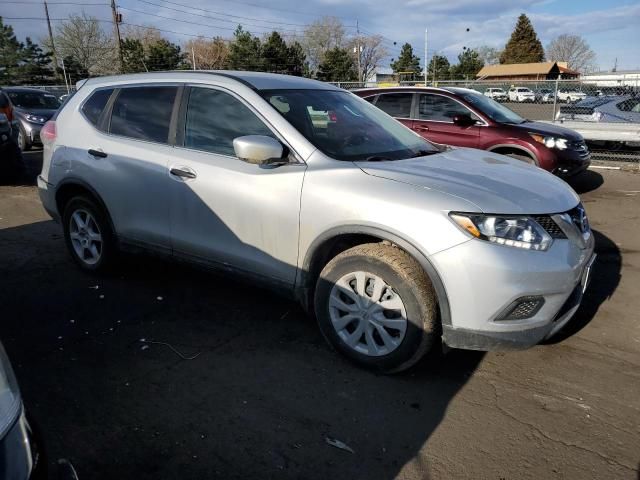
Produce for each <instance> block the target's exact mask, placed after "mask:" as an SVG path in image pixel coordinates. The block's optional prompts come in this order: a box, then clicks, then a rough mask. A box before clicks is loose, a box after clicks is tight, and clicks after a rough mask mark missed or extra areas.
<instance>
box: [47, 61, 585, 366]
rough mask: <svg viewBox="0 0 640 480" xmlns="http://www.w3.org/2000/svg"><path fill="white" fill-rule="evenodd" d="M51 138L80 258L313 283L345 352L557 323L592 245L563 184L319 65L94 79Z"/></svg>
mask: <svg viewBox="0 0 640 480" xmlns="http://www.w3.org/2000/svg"><path fill="white" fill-rule="evenodd" d="M321 117H324V121H321V120H322V119H321ZM42 137H43V141H44V144H45V147H44V164H43V168H42V174H41V176H40V177H39V179H38V186H39V190H40V197H41V199H42V203H43V205H44V207H45V208H46V210H47V211H48V212H49V213H50V214H51V215H52V216H53V217H54V218H55V219H58V220H60V221H61V222H62V227H63V229H64V234H65V239H66V243H67V246H68V249H69V251H70V253H71V256H72V257H73V259H74V260H75V262H76V263H77V264H78V265H79V266H80V267H81V268H83V269H85V270H90V271H95V270H102V269H104V268H107V267H108V266H109V264H110V263H111V262H112V260H113V257H114V255H115V254H116V251H117V250H118V249H127V248H130V247H143V248H145V249H148V250H153V251H155V252H160V253H163V254H165V255H167V256H173V257H179V258H182V259H187V260H189V261H192V262H195V263H198V264H201V265H207V266H211V267H214V268H222V269H224V270H225V271H230V272H235V273H238V274H240V275H244V276H246V277H248V278H251V279H255V280H256V281H260V282H261V283H263V284H267V285H271V286H274V287H276V288H277V289H279V290H280V291H283V292H286V293H289V294H290V295H292V296H293V297H295V298H297V299H298V300H299V301H300V302H301V303H302V305H303V306H305V307H306V308H307V309H308V310H309V311H314V312H315V315H316V317H317V319H318V322H319V325H320V329H321V331H322V333H323V334H324V336H325V337H326V339H327V340H328V342H329V343H330V344H331V345H332V346H333V347H334V348H335V349H337V350H338V351H340V352H342V353H343V354H345V355H346V356H348V357H349V358H350V359H352V360H353V361H355V362H356V363H358V364H360V365H363V366H366V367H370V368H373V369H377V370H380V371H383V372H394V371H399V370H403V369H405V368H408V367H409V366H411V365H413V364H414V363H416V362H417V361H418V360H419V359H420V357H422V356H423V354H424V353H425V352H427V351H428V350H429V349H430V348H432V347H434V346H435V345H437V344H438V343H439V342H440V339H441V338H442V339H443V341H444V342H445V343H446V344H447V345H449V346H451V347H458V348H470V349H479V350H488V349H496V348H510V349H512V348H525V347H530V346H532V345H534V344H536V343H538V342H540V341H541V340H543V339H545V338H548V337H550V336H551V335H553V334H554V333H556V332H557V331H558V330H559V329H560V328H562V326H563V325H564V324H566V322H567V321H568V320H569V319H570V318H571V317H572V315H573V314H574V313H575V311H576V310H577V308H578V306H579V304H580V301H581V298H582V294H583V291H584V289H585V286H586V284H587V281H588V277H589V271H590V267H591V265H592V263H593V259H594V256H593V245H594V239H593V236H592V234H591V230H590V229H589V223H588V221H587V217H586V214H585V211H584V209H583V207H582V205H581V204H580V201H579V198H578V196H577V195H576V194H575V192H574V191H573V190H572V189H571V188H570V187H568V186H567V184H566V183H564V182H563V181H562V180H559V179H557V178H555V177H554V176H553V175H551V174H550V173H548V172H545V171H544V170H541V169H539V168H536V167H532V166H530V165H528V164H526V163H524V162H520V161H518V160H514V159H511V158H508V157H504V156H501V155H497V154H492V153H489V152H485V151H479V150H473V149H466V148H458V149H441V148H438V147H436V146H434V145H433V144H431V143H429V142H428V141H426V140H425V139H423V138H422V137H420V136H418V135H416V134H415V133H413V132H412V131H411V130H409V129H408V128H406V127H405V126H403V125H402V124H400V123H399V122H397V121H395V120H394V119H393V118H392V117H390V116H388V115H387V114H385V113H384V112H382V111H381V110H379V109H378V108H376V107H374V106H373V105H371V104H369V103H368V102H366V101H365V100H362V99H360V98H358V97H356V96H355V95H353V94H351V93H349V92H346V91H344V90H341V89H338V88H335V87H333V86H331V85H328V84H326V83H321V82H317V81H313V80H308V79H302V78H297V77H288V76H281V75H274V74H266V73H251V72H229V71H225V72H169V73H151V74H139V75H128V76H119V77H107V78H98V79H92V80H89V81H88V82H87V83H86V84H84V85H83V86H82V87H81V88H80V89H79V90H78V92H77V93H76V94H75V95H74V96H73V97H72V98H70V99H69V100H68V101H67V103H66V105H65V106H64V107H63V108H62V109H61V110H60V112H59V113H58V115H57V118H56V119H55V120H54V121H51V122H49V123H47V124H46V125H45V127H44V129H43V134H42ZM247 294H248V295H250V292H249V291H247Z"/></svg>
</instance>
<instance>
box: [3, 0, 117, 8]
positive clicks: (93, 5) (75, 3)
mask: <svg viewBox="0 0 640 480" xmlns="http://www.w3.org/2000/svg"><path fill="white" fill-rule="evenodd" d="M0 3H6V4H20V5H25V4H28V5H42V2H40V1H35V2H32V1H19V2H18V1H14V0H11V1H6V0H1V1H0ZM48 3H49V5H79V6H82V7H87V6H92V7H96V6H102V7H108V6H109V4H108V3H84V2H48Z"/></svg>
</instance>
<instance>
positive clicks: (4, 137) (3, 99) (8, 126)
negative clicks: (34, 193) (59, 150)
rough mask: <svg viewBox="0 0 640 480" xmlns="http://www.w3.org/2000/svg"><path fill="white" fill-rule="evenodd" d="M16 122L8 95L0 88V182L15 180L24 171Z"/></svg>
mask: <svg viewBox="0 0 640 480" xmlns="http://www.w3.org/2000/svg"><path fill="white" fill-rule="evenodd" d="M17 133H18V122H17V121H16V119H15V115H14V110H13V106H12V105H11V102H10V101H9V97H8V96H7V95H6V94H5V93H4V92H3V91H2V90H0V182H4V181H7V180H16V179H18V178H19V177H20V176H21V175H23V174H24V173H25V165H24V162H23V161H22V154H21V152H20V149H19V148H18V144H17V136H18V135H17Z"/></svg>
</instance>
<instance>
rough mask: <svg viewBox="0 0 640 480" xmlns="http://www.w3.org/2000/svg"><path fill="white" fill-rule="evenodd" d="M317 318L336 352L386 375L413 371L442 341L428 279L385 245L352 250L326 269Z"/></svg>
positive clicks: (400, 253) (415, 264)
mask: <svg viewBox="0 0 640 480" xmlns="http://www.w3.org/2000/svg"><path fill="white" fill-rule="evenodd" d="M378 282H381V284H380V286H379V287H378V286H377V285H378ZM360 285H362V288H359V287H360ZM354 287H355V290H354ZM347 288H348V289H350V290H347ZM376 288H379V290H376ZM357 290H359V291H360V292H362V294H358V293H356V291H357ZM376 291H377V292H380V296H379V297H378V300H379V301H376V300H375V297H374V295H377V293H376ZM372 297H373V298H372ZM354 299H355V300H354ZM350 302H353V303H350ZM356 302H362V304H364V305H365V306H364V307H363V306H361V305H360V304H358V303H356ZM383 303H387V307H382V304H383ZM343 307H344V308H343ZM393 307H395V308H393ZM345 308H350V309H349V310H346V309H345ZM351 312H355V313H351ZM315 313H316V318H317V320H318V325H319V327H320V331H321V332H322V334H323V335H324V337H325V339H326V340H327V342H328V343H329V344H330V345H331V346H332V347H333V348H334V349H335V350H337V351H338V352H340V353H342V354H343V355H344V356H346V357H347V358H348V359H350V360H351V361H352V362H354V363H356V364H358V365H360V366H362V367H365V368H368V369H371V370H375V371H378V372H382V373H396V372H400V371H402V370H406V369H408V368H410V367H411V366H413V365H415V364H416V363H417V362H418V361H419V360H420V359H421V358H422V357H423V356H424V355H425V354H426V353H427V352H428V351H429V350H430V349H431V347H432V346H433V345H434V344H436V342H437V341H438V340H439V336H440V323H439V319H438V307H437V300H436V294H435V291H434V289H433V286H432V284H431V281H430V279H429V277H428V276H427V274H426V273H425V271H424V270H423V269H422V267H421V266H420V264H419V263H418V262H417V261H416V260H415V259H413V258H412V257H410V256H409V255H407V254H406V253H405V252H403V251H402V250H400V249H398V248H396V247H393V246H391V245H385V244H382V243H371V244H365V245H359V246H356V247H353V248H351V249H349V250H346V251H344V252H342V253H341V254H339V255H337V256H336V257H335V258H333V259H332V260H331V261H330V262H329V263H328V264H327V265H326V266H325V267H324V269H323V270H322V272H321V273H320V277H319V278H318V283H317V285H316V290H315ZM349 316H350V317H355V318H353V319H352V320H349V319H347V317H349ZM345 319H346V321H345ZM382 323H384V325H382ZM343 324H344V326H343ZM392 325H393V326H392ZM402 326H404V329H403V327H402ZM358 332H360V333H358ZM384 332H386V335H384V336H383V334H384ZM349 337H351V342H350V343H351V345H350V344H349V343H348V341H347V340H348V339H349ZM356 337H357V338H356ZM354 338H355V342H354V341H353V339H354ZM385 338H386V340H385ZM374 344H375V345H374Z"/></svg>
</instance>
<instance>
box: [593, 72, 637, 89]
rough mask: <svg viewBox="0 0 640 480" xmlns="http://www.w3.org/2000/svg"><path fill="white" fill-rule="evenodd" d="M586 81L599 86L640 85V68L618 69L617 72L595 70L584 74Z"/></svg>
mask: <svg viewBox="0 0 640 480" xmlns="http://www.w3.org/2000/svg"><path fill="white" fill-rule="evenodd" d="M581 79H582V80H583V81H584V83H591V84H593V85H597V86H598V87H636V88H638V87H640V70H618V71H617V72H595V73H589V74H588V75H582V77H581Z"/></svg>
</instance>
